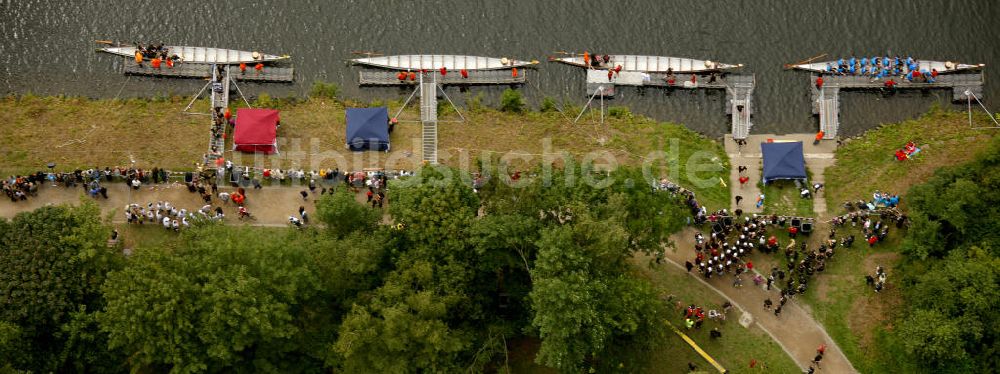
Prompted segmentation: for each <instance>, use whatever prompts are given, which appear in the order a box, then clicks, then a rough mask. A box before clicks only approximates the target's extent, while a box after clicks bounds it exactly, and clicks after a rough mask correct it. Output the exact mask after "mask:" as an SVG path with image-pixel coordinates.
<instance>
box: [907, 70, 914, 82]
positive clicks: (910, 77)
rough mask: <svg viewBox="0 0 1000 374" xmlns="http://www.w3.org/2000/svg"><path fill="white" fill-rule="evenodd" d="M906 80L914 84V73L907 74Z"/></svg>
mask: <svg viewBox="0 0 1000 374" xmlns="http://www.w3.org/2000/svg"><path fill="white" fill-rule="evenodd" d="M906 80H907V81H910V82H913V71H910V72H909V73H906Z"/></svg>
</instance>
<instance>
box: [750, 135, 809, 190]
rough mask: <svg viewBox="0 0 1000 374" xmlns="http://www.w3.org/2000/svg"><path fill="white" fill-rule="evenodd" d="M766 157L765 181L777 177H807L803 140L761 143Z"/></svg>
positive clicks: (762, 151)
mask: <svg viewBox="0 0 1000 374" xmlns="http://www.w3.org/2000/svg"><path fill="white" fill-rule="evenodd" d="M760 150H761V153H762V154H763V157H764V183H770V182H771V181H774V180H776V179H802V180H805V179H806V160H805V157H803V156H802V142H775V143H760Z"/></svg>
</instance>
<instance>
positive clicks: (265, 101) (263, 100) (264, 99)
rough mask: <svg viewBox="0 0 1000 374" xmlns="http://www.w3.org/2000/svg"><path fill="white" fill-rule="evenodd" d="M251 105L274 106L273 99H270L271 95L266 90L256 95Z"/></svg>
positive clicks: (260, 106) (258, 106)
mask: <svg viewBox="0 0 1000 374" xmlns="http://www.w3.org/2000/svg"><path fill="white" fill-rule="evenodd" d="M253 106H254V107H257V108H270V107H273V106H274V100H272V99H271V95H268V94H267V92H261V93H260V95H257V99H256V100H254V101H253Z"/></svg>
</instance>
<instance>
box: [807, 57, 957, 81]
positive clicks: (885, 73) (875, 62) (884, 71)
mask: <svg viewBox="0 0 1000 374" xmlns="http://www.w3.org/2000/svg"><path fill="white" fill-rule="evenodd" d="M826 72H827V73H830V74H839V75H860V76H866V77H872V78H879V79H882V78H886V77H900V78H906V80H908V81H911V82H912V81H913V80H914V79H920V80H923V81H924V82H927V83H934V81H935V79H936V78H937V76H938V71H937V69H931V70H927V69H923V70H920V63H919V62H918V61H917V60H914V59H913V57H905V58H900V57H899V56H896V57H893V58H890V57H889V56H884V57H878V56H873V57H871V58H868V57H861V58H856V57H854V56H851V58H849V59H846V60H845V59H843V58H841V59H839V60H837V61H836V62H831V63H827V64H826Z"/></svg>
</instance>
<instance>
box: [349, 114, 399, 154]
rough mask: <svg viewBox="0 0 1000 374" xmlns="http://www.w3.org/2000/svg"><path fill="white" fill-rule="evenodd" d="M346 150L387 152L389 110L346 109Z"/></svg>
mask: <svg viewBox="0 0 1000 374" xmlns="http://www.w3.org/2000/svg"><path fill="white" fill-rule="evenodd" d="M347 148H350V149H351V150H352V151H363V150H366V149H367V150H373V151H388V150H389V109H388V108H386V107H379V108H347Z"/></svg>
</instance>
